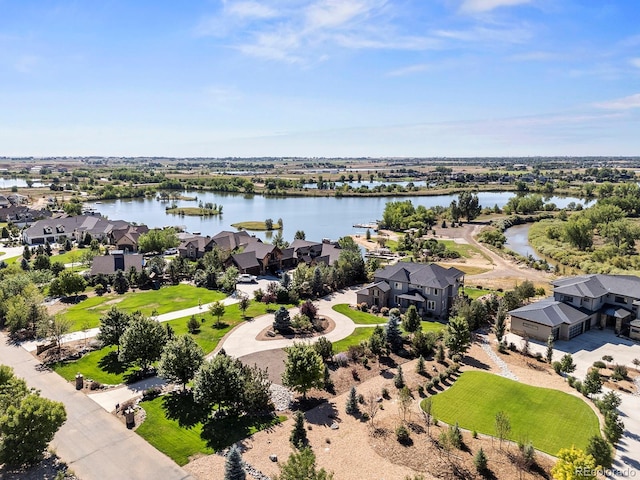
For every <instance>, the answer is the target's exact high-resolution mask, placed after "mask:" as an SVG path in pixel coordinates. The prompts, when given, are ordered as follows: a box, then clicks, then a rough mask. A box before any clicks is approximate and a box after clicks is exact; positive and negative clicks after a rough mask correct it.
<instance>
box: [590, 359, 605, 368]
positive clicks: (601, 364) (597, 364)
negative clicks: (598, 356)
mask: <svg viewBox="0 0 640 480" xmlns="http://www.w3.org/2000/svg"><path fill="white" fill-rule="evenodd" d="M593 366H594V367H595V368H607V365H606V364H605V363H604V362H603V361H602V360H596V361H595V362H593Z"/></svg>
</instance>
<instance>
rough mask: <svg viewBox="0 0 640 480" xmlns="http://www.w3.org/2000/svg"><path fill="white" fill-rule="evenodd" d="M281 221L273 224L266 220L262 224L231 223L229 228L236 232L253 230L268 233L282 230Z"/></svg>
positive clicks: (268, 219) (251, 222)
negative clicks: (235, 229) (236, 230)
mask: <svg viewBox="0 0 640 480" xmlns="http://www.w3.org/2000/svg"><path fill="white" fill-rule="evenodd" d="M282 223H283V222H282V220H278V222H276V223H274V222H273V220H271V219H270V218H267V219H266V220H265V221H264V222H260V221H255V222H254V221H250V222H237V223H232V224H231V226H232V227H234V228H237V229H238V230H255V231H269V230H282Z"/></svg>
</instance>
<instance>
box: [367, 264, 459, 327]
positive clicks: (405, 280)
mask: <svg viewBox="0 0 640 480" xmlns="http://www.w3.org/2000/svg"><path fill="white" fill-rule="evenodd" d="M463 284H464V272H462V271H461V270H458V269H457V268H454V267H450V268H444V267H441V266H440V265H437V264H435V263H432V264H429V265H426V264H422V263H410V262H399V263H396V264H395V265H390V266H388V267H385V268H383V269H381V270H378V271H377V272H376V273H375V277H374V280H373V283H371V284H369V285H367V286H365V287H364V288H363V289H361V290H359V291H358V292H356V296H357V302H358V304H361V303H366V304H367V305H369V306H374V305H375V306H377V307H379V308H381V307H389V308H392V307H398V308H400V309H402V310H404V309H406V308H408V307H409V306H411V305H414V306H415V307H416V308H417V309H418V313H419V314H420V315H421V316H428V317H435V318H440V319H445V318H447V316H448V314H449V310H450V309H451V306H452V305H453V302H454V300H455V299H456V297H457V296H458V289H459V288H460V287H461V286H462V285H463Z"/></svg>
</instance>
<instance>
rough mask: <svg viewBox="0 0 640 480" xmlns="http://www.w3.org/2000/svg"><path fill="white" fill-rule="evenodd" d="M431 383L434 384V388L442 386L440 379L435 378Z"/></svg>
mask: <svg viewBox="0 0 640 480" xmlns="http://www.w3.org/2000/svg"><path fill="white" fill-rule="evenodd" d="M431 382H433V386H434V387H437V386H438V385H440V377H439V376H438V377H433V380H431Z"/></svg>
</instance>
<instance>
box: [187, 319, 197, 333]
mask: <svg viewBox="0 0 640 480" xmlns="http://www.w3.org/2000/svg"><path fill="white" fill-rule="evenodd" d="M187 330H189V333H198V332H199V331H200V322H199V321H198V319H197V318H196V316H195V315H191V318H190V319H189V320H187Z"/></svg>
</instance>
